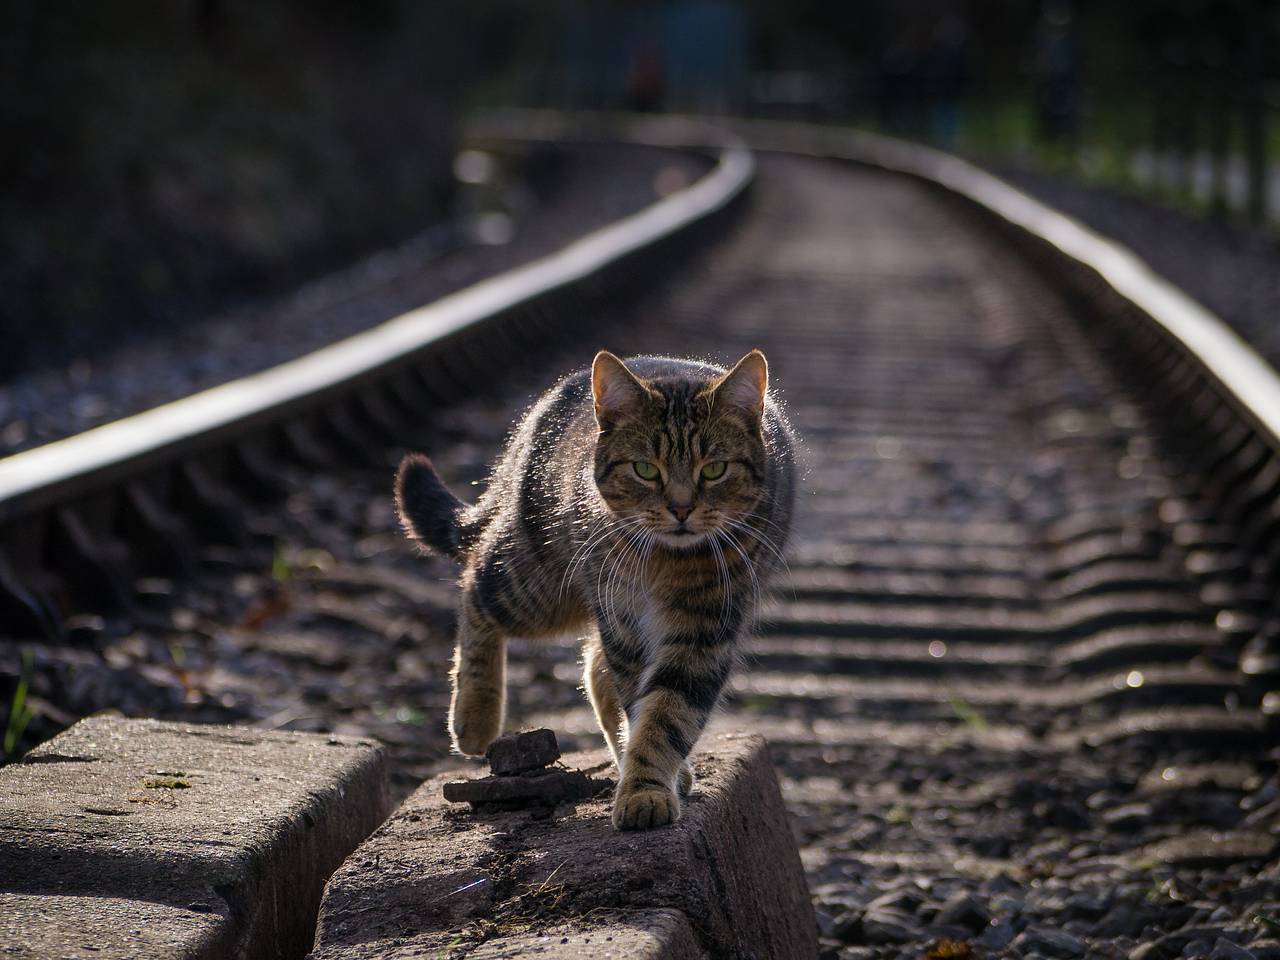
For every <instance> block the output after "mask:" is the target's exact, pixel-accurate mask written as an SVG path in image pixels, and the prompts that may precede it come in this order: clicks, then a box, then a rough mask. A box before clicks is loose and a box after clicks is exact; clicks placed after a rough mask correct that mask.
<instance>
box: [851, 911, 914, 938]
mask: <svg viewBox="0 0 1280 960" xmlns="http://www.w3.org/2000/svg"><path fill="white" fill-rule="evenodd" d="M923 935H924V931H923V930H921V929H920V927H919V925H917V924H916V922H915V921H914V920H912V919H911V917H910V916H908V915H907V914H905V913H902V912H901V911H898V910H868V911H867V912H866V913H865V914H863V917H862V939H863V940H865V941H866V942H867V943H872V944H882V943H910V942H911V941H912V940H919V939H920V938H921V937H922V936H923Z"/></svg>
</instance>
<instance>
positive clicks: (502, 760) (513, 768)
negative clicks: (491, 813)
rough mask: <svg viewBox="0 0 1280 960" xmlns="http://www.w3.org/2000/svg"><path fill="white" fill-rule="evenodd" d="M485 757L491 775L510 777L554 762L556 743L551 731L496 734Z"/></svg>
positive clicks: (557, 745)
mask: <svg viewBox="0 0 1280 960" xmlns="http://www.w3.org/2000/svg"><path fill="white" fill-rule="evenodd" d="M485 756H486V757H487V758H488V759H489V771H490V772H491V773H492V774H493V775H494V776H495V777H512V776H516V775H517V774H521V773H526V772H527V771H529V770H540V769H542V768H543V767H546V766H550V765H551V764H553V763H555V762H556V761H557V760H559V759H560V746H559V744H557V743H556V735H555V733H554V732H552V731H551V730H547V729H542V730H525V731H522V732H521V733H508V734H506V735H505V736H501V737H499V738H498V739H497V740H495V741H493V743H491V744H490V745H489V749H488V751H486V752H485Z"/></svg>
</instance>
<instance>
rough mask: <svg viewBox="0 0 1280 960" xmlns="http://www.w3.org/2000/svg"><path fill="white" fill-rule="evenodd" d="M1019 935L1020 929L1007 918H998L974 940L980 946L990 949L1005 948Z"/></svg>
mask: <svg viewBox="0 0 1280 960" xmlns="http://www.w3.org/2000/svg"><path fill="white" fill-rule="evenodd" d="M1017 935H1018V931H1017V930H1015V929H1014V928H1013V925H1012V924H1011V923H1009V922H1008V921H1007V920H997V921H996V922H995V923H993V924H991V925H990V926H989V927H987V929H986V930H984V931H982V933H981V935H980V936H979V937H978V938H977V939H976V940H975V941H974V943H975V944H977V945H978V946H980V947H984V948H986V949H988V950H1003V949H1004V948H1005V947H1007V946H1008V945H1009V944H1011V943H1012V942H1013V938H1014V937H1016V936H1017Z"/></svg>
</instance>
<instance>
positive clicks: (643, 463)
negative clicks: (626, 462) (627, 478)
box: [632, 460, 658, 480]
mask: <svg viewBox="0 0 1280 960" xmlns="http://www.w3.org/2000/svg"><path fill="white" fill-rule="evenodd" d="M632 466H633V467H635V470H636V476H637V477H639V478H640V479H641V480H657V479H658V468H657V467H655V466H654V465H653V464H652V463H650V462H649V461H648V460H637V461H636V462H635V463H633V464H632Z"/></svg>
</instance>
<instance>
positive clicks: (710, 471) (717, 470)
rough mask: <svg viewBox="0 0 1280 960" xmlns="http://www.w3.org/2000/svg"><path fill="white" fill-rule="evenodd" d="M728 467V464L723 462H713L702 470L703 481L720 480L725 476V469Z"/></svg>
mask: <svg viewBox="0 0 1280 960" xmlns="http://www.w3.org/2000/svg"><path fill="white" fill-rule="evenodd" d="M727 466H728V464H727V463H725V462H724V461H723V460H712V461H711V462H710V463H708V464H707V465H706V466H705V467H703V468H702V479H704V480H719V479H720V478H721V477H723V476H724V471H725V467H727Z"/></svg>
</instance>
